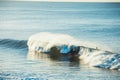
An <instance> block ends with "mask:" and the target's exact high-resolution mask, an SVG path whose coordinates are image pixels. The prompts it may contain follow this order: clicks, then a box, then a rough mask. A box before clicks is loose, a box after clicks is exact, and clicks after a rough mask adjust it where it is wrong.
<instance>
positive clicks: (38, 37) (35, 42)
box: [27, 32, 120, 70]
mask: <svg viewBox="0 0 120 80" xmlns="http://www.w3.org/2000/svg"><path fill="white" fill-rule="evenodd" d="M27 45H28V48H29V51H37V52H39V53H41V52H44V53H46V52H47V53H49V52H51V50H54V49H52V48H53V47H55V48H56V49H58V50H59V53H60V54H70V53H71V51H72V52H75V53H76V54H78V55H79V60H81V61H83V62H84V63H85V64H88V65H89V66H95V67H100V68H107V69H116V70H120V54H117V53H112V52H110V51H105V50H101V49H98V48H97V47H96V48H95V47H93V46H91V47H90V46H88V45H86V44H83V42H81V41H78V40H76V39H75V38H73V37H71V36H70V35H66V34H52V33H44V32H43V33H38V34H35V35H32V36H31V37H30V38H29V40H28V43H27ZM78 48H79V49H78ZM52 52H53V51H52ZM54 54H56V50H55V52H54Z"/></svg>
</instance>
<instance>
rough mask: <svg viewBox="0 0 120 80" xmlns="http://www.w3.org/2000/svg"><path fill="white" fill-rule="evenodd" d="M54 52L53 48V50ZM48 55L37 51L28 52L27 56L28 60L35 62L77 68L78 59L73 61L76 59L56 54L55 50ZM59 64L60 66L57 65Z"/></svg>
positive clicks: (67, 55)
mask: <svg viewBox="0 0 120 80" xmlns="http://www.w3.org/2000/svg"><path fill="white" fill-rule="evenodd" d="M53 50H54V48H53ZM53 50H51V52H50V53H40V52H37V51H29V52H28V55H27V59H28V60H36V61H44V62H47V63H48V64H49V63H50V64H51V63H55V64H54V65H61V63H62V64H63V65H64V66H65V65H66V66H70V67H79V65H80V61H79V60H78V59H74V58H76V57H70V56H69V54H64V55H63V54H61V53H58V51H57V50H54V52H52V51H53ZM59 63H60V64H59Z"/></svg>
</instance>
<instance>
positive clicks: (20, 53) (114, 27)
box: [0, 2, 120, 80]
mask: <svg viewBox="0 0 120 80" xmlns="http://www.w3.org/2000/svg"><path fill="white" fill-rule="evenodd" d="M39 32H51V33H53V34H54V33H61V34H68V35H71V36H73V37H74V38H75V39H79V40H81V41H83V42H84V41H87V43H93V44H95V45H96V47H98V48H100V49H103V50H107V51H111V52H113V53H118V54H119V53H120V45H119V44H120V3H67V2H66V3H62V2H60V3H56V2H0V80H119V79H120V71H117V70H109V69H102V68H95V67H90V66H88V65H86V64H84V63H82V62H80V63H79V64H78V63H71V62H69V61H51V60H50V59H49V58H42V59H41V57H40V55H39V54H36V55H32V56H31V55H28V47H27V40H28V38H29V37H30V36H31V35H33V34H36V33H39ZM91 47H92V45H91ZM29 58H30V59H29ZM119 64H120V63H119Z"/></svg>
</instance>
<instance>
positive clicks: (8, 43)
mask: <svg viewBox="0 0 120 80" xmlns="http://www.w3.org/2000/svg"><path fill="white" fill-rule="evenodd" d="M0 46H2V47H7V48H15V49H23V48H27V40H13V39H0Z"/></svg>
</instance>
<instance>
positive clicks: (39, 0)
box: [0, 0, 120, 2]
mask: <svg viewBox="0 0 120 80" xmlns="http://www.w3.org/2000/svg"><path fill="white" fill-rule="evenodd" d="M0 1H19V2H21V1H25V2H120V0H84V1H82V0H74V1H73V0H0Z"/></svg>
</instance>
